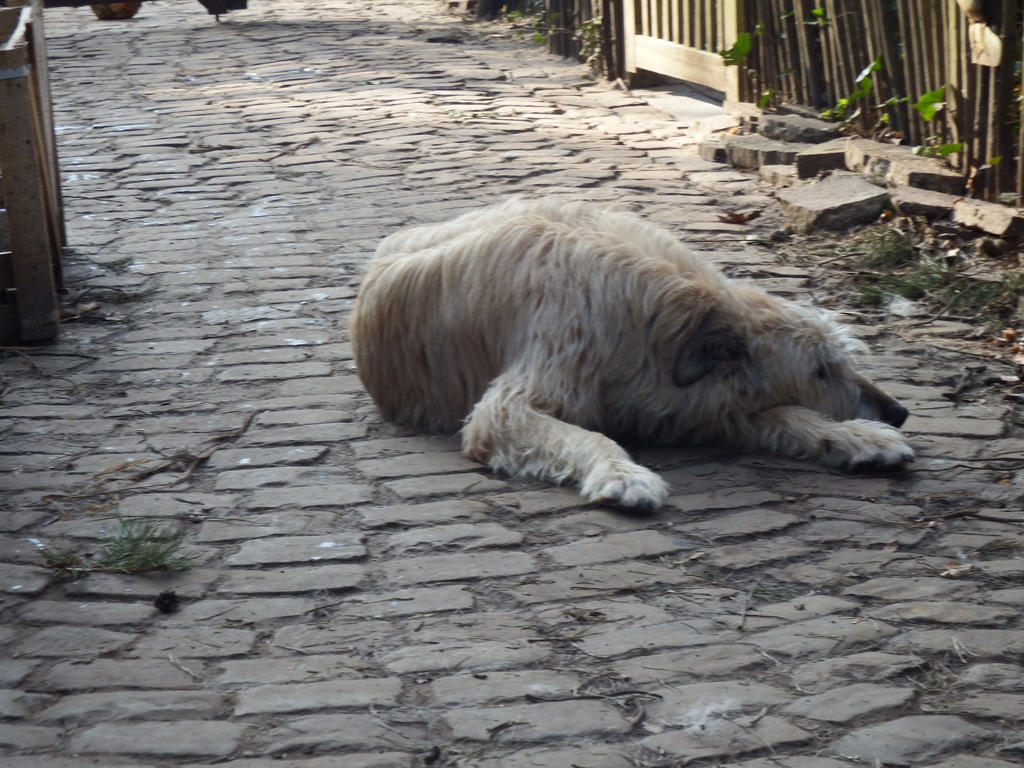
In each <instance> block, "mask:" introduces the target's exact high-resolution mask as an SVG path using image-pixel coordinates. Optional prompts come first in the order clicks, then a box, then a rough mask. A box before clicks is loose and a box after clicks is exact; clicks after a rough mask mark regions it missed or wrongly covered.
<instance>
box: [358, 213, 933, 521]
mask: <svg viewBox="0 0 1024 768" xmlns="http://www.w3.org/2000/svg"><path fill="white" fill-rule="evenodd" d="M352 331H353V346H354V352H355V359H356V365H357V368H358V372H359V376H360V377H361V379H362V380H363V382H364V384H365V385H366V387H367V389H368V391H369V392H370V394H371V395H372V396H373V398H374V400H375V401H376V403H377V405H378V406H379V407H380V409H381V411H382V412H383V413H384V415H385V416H386V417H388V418H389V419H393V420H395V421H398V422H402V423H405V424H409V425H412V426H414V427H416V428H419V429H422V430H426V431H432V432H448V433H454V432H457V431H459V430H461V432H462V443H463V449H464V451H465V453H466V454H467V455H468V456H470V457H471V458H473V459H476V460H479V461H481V462H485V463H486V464H488V466H490V467H491V468H492V469H495V470H499V471H502V472H507V473H509V474H512V475H531V476H535V477H540V478H545V479H548V480H550V481H553V482H555V483H573V484H576V485H578V486H579V487H580V490H581V493H582V494H583V496H584V497H586V498H587V499H588V500H591V501H605V502H610V503H615V504H619V505H622V506H628V507H646V508H651V507H657V506H660V505H661V504H662V503H664V501H665V499H666V496H667V488H666V485H665V483H664V481H662V479H661V478H660V477H659V476H658V475H656V474H655V473H653V472H651V471H650V470H648V469H645V468H643V467H641V466H639V465H637V464H636V463H635V462H633V461H632V460H631V459H630V457H629V455H628V454H627V453H626V452H625V450H623V449H622V448H621V447H620V446H619V444H618V443H617V442H616V439H623V440H628V441H632V442H634V443H636V444H640V445H659V444H682V443H702V442H707V441H720V442H725V443H729V444H732V445H735V446H739V447H742V448H745V449H750V450H767V451H773V452H778V453H781V454H785V455H788V456H795V457H805V458H810V459H816V460H819V461H822V462H823V463H825V464H827V465H829V466H833V467H839V468H844V469H854V468H859V467H862V466H871V467H877V468H894V467H899V466H901V465H902V464H903V463H904V462H907V461H911V460H912V459H913V451H912V450H911V449H910V448H909V447H908V446H907V444H906V442H905V441H904V439H903V436H902V434H901V433H900V432H899V431H898V430H897V429H896V428H894V427H893V426H890V425H888V424H884V423H882V422H881V421H879V419H883V418H884V419H885V420H888V421H891V422H893V423H895V424H897V425H899V424H901V423H902V421H903V419H904V418H905V417H906V411H905V410H904V409H903V408H901V407H900V406H899V405H898V404H897V403H896V402H895V401H894V400H892V398H890V397H888V396H887V395H885V394H884V393H882V392H881V391H880V390H878V389H877V388H876V387H874V386H873V385H872V384H871V383H870V382H868V381H867V380H866V379H864V378H863V377H862V376H860V375H859V374H858V373H857V372H856V370H855V368H854V365H853V363H852V361H851V356H852V355H853V354H854V353H856V352H860V351H863V345H862V344H860V343H859V342H857V341H855V340H854V339H852V337H850V336H849V335H848V334H847V332H846V331H845V330H844V329H843V328H842V327H841V326H839V325H837V324H836V323H835V322H833V321H832V320H831V319H830V318H829V317H827V316H825V315H823V314H822V313H820V312H818V311H816V310H813V309H811V308H808V307H804V306H801V305H798V304H795V303H792V302H787V301H784V300H782V299H779V298H776V297H772V296H769V295H768V294H766V293H764V292H763V291H761V290H759V289H757V288H756V287H754V286H752V285H747V284H744V283H740V282H736V281H730V280H729V279H727V278H725V277H724V276H723V275H722V274H721V273H719V272H718V271H717V270H716V269H714V268H713V267H712V266H711V265H709V264H707V263H706V262H704V261H702V260H701V259H699V258H698V257H696V256H695V255H694V254H693V253H691V252H690V251H689V250H688V249H687V248H686V247H685V246H684V245H683V244H682V243H680V242H679V241H678V240H676V239H675V238H674V237H673V236H671V235H670V234H669V233H667V232H666V231H664V230H662V229H659V228H658V227H655V226H653V225H651V224H648V223H645V222H644V221H642V220H640V219H638V218H637V217H635V216H632V215H630V214H626V213H621V212H616V211H613V210H609V209H607V208H602V207H598V206H595V205H591V204H587V203H576V202H565V201H557V200H540V201H536V202H528V201H523V200H510V201H508V202H505V203H502V204H500V205H497V206H493V207H490V208H486V209H483V210H479V211H474V212H471V213H468V214H465V215H463V216H460V217H458V218H456V219H455V220H453V221H450V222H447V223H443V224H435V225H428V226H423V227H417V228H413V229H408V230H404V231H400V232H398V233H396V234H394V235H392V236H390V237H388V238H387V239H385V240H384V241H383V242H382V243H381V244H380V246H379V248H378V249H377V255H376V256H375V258H374V259H373V260H372V262H371V263H370V266H369V268H368V270H367V273H366V276H365V280H364V282H363V286H362V289H361V291H360V294H359V297H358V299H357V301H356V306H355V311H354V315H353V322H352Z"/></svg>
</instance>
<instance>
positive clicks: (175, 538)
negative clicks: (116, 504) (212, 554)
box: [41, 520, 198, 578]
mask: <svg viewBox="0 0 1024 768" xmlns="http://www.w3.org/2000/svg"><path fill="white" fill-rule="evenodd" d="M184 540H185V530H184V529H183V528H178V527H174V526H161V525H159V524H158V523H154V522H152V521H150V520H120V521H119V522H118V529H117V532H116V533H114V534H113V535H111V536H108V537H106V538H104V539H102V540H101V541H100V546H99V553H98V554H97V555H95V556H93V555H80V554H78V553H76V552H74V551H72V550H70V549H56V548H53V549H51V548H44V549H42V550H41V554H42V557H43V559H44V560H45V561H46V564H47V565H49V566H50V567H51V568H54V569H55V570H57V571H59V572H60V573H61V574H62V575H64V576H69V577H72V578H77V577H78V576H81V575H82V574H84V573H91V572H94V571H109V572H113V573H145V572H147V571H170V572H171V573H181V572H182V571H187V570H188V569H189V568H192V567H193V565H194V564H195V560H196V558H197V557H198V555H196V554H192V553H187V552H181V545H182V543H183V542H184Z"/></svg>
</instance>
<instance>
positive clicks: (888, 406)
mask: <svg viewBox="0 0 1024 768" xmlns="http://www.w3.org/2000/svg"><path fill="white" fill-rule="evenodd" d="M909 415H910V411H908V410H907V409H906V408H904V407H903V406H902V405H900V404H899V403H897V402H896V401H895V400H893V401H892V402H890V403H884V404H883V405H882V421H884V422H885V423H886V424H892V425H893V426H894V427H896V428H897V429H899V428H900V427H902V426H903V422H905V421H906V420H907V416H909Z"/></svg>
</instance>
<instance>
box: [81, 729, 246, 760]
mask: <svg viewBox="0 0 1024 768" xmlns="http://www.w3.org/2000/svg"><path fill="white" fill-rule="evenodd" d="M245 731H246V726H244V725H241V724H239V723H229V722H225V721H219V720H215V721H210V720H178V721H174V722H149V723H101V724H100V725H97V726H94V727H92V728H89V729H88V730H85V731H82V732H80V733H77V734H75V735H74V736H73V737H72V739H71V744H70V745H69V749H70V750H71V751H73V752H79V753H82V754H87V755H91V754H127V755H151V756H154V757H160V758H164V759H167V758H174V757H224V756H227V755H230V754H231V753H232V752H234V751H235V749H237V748H238V745H239V744H240V743H241V740H242V734H244V733H245Z"/></svg>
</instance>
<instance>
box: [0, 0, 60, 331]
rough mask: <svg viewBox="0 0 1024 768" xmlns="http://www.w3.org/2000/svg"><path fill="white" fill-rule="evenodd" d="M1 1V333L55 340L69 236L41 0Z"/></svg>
mask: <svg viewBox="0 0 1024 768" xmlns="http://www.w3.org/2000/svg"><path fill="white" fill-rule="evenodd" d="M7 4H8V6H11V7H7V8H0V209H2V210H3V212H2V213H0V232H2V234H0V340H2V341H3V342H4V343H11V342H15V343H17V342H35V341H45V340H47V339H52V338H53V337H55V336H56V335H57V332H58V330H59V314H60V308H59V304H58V301H57V289H58V288H59V287H60V284H61V249H62V248H63V246H64V244H65V242H66V237H65V233H64V214H63V205H62V201H61V194H60V175H59V171H58V167H57V151H56V141H55V139H54V133H53V109H52V105H51V102H50V84H49V79H48V75H47V69H46V41H45V39H44V36H43V9H42V5H41V3H40V0H8V2H7Z"/></svg>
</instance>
